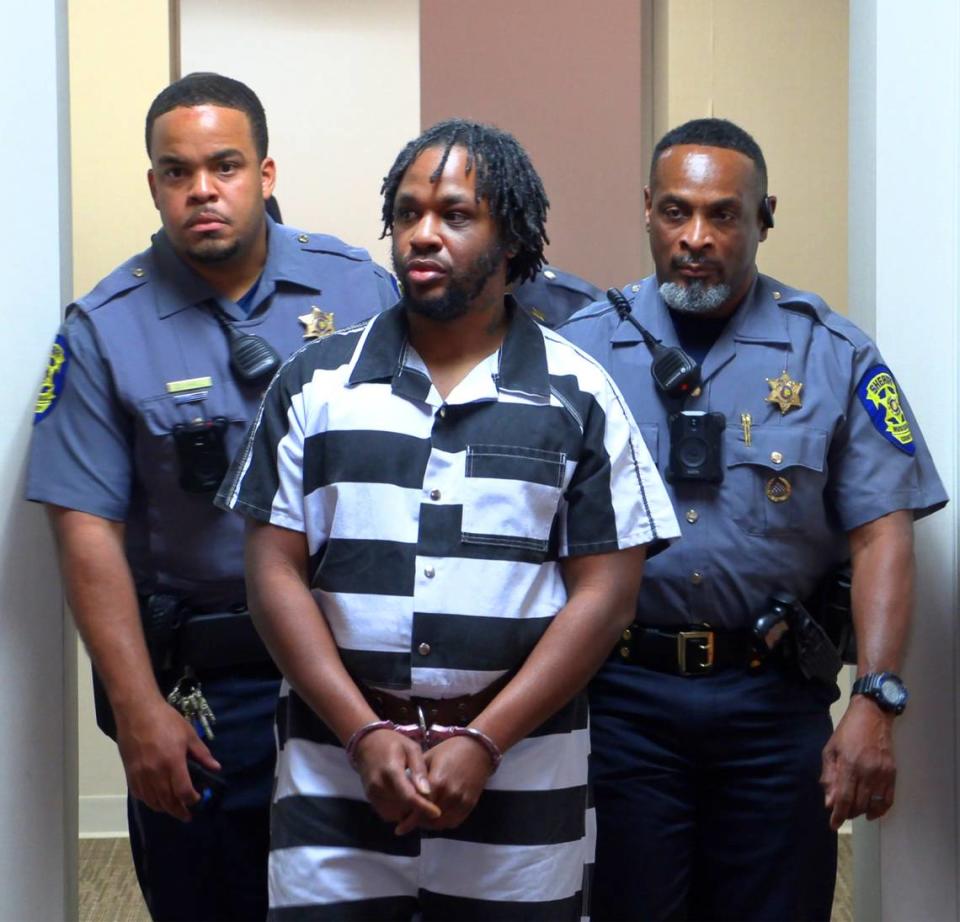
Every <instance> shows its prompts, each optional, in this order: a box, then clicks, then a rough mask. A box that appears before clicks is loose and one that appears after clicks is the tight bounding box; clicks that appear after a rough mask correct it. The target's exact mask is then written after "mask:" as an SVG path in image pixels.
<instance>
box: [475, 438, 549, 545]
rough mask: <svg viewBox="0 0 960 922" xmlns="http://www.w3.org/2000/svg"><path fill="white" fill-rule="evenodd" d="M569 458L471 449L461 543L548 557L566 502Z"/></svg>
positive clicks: (514, 449) (519, 449) (504, 448)
mask: <svg viewBox="0 0 960 922" xmlns="http://www.w3.org/2000/svg"><path fill="white" fill-rule="evenodd" d="M566 462H567V456H566V453H564V452H562V451H548V450H545V449H541V448H527V447H525V446H517V445H468V446H467V455H466V461H465V469H464V489H463V519H462V525H461V540H462V541H463V542H464V543H465V544H486V545H497V546H500V547H512V548H518V549H521V550H526V551H534V552H536V553H537V554H543V555H545V554H546V552H547V549H548V548H549V546H550V532H551V529H552V528H553V522H554V519H555V518H556V516H557V510H558V508H559V506H560V501H561V498H562V496H563V482H564V477H565V474H566Z"/></svg>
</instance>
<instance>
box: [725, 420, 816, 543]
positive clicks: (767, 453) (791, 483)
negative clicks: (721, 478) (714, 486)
mask: <svg viewBox="0 0 960 922" xmlns="http://www.w3.org/2000/svg"><path fill="white" fill-rule="evenodd" d="M750 439H751V444H750V445H749V446H748V445H746V444H745V443H744V441H743V436H742V433H741V430H740V429H737V428H733V427H729V428H727V430H726V438H725V445H724V447H725V449H726V456H727V457H726V464H727V480H726V483H724V484H723V488H722V489H723V492H724V494H725V496H726V497H727V501H728V504H729V511H730V514H731V516H732V517H733V520H734V521H735V522H736V523H737V525H739V526H740V528H742V529H743V530H744V531H745V532H746V533H747V534H749V535H759V536H764V537H766V536H774V535H789V534H792V533H794V532H796V531H798V530H799V529H801V528H804V529H808V528H809V525H810V523H811V521H817V520H819V519H820V518H822V515H823V502H824V500H823V491H824V488H825V486H826V470H825V469H826V457H827V433H826V432H825V431H824V430H822V429H814V428H811V427H808V426H770V427H763V426H755V427H754V428H753V429H752V431H751V433H750Z"/></svg>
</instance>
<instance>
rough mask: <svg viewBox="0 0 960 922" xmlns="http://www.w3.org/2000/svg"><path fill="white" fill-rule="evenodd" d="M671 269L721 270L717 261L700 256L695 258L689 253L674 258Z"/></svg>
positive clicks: (671, 261)
mask: <svg viewBox="0 0 960 922" xmlns="http://www.w3.org/2000/svg"><path fill="white" fill-rule="evenodd" d="M670 268H671V269H719V268H720V264H719V263H717V262H716V261H715V260H712V259H706V258H704V257H700V256H693V255H691V254H689V253H686V254H682V255H680V256H674V257H673V259H671V260H670Z"/></svg>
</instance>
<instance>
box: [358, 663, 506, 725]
mask: <svg viewBox="0 0 960 922" xmlns="http://www.w3.org/2000/svg"><path fill="white" fill-rule="evenodd" d="M512 678H513V673H508V674H507V675H505V676H502V677H501V678H499V679H497V680H496V681H494V682H491V683H490V684H489V685H488V686H487V687H486V688H484V689H483V690H482V691H478V692H477V693H476V694H475V695H460V696H459V697H457V698H400V697H398V696H397V695H390V694H387V692H382V691H379V690H378V689H373V688H367V687H366V686H365V685H363V684H362V683H358V684H359V687H360V691H361V692H363V697H364V698H366V699H367V703H368V704H369V705H370V707H372V708H373V710H374V712H375V713H376V715H377V717H379V718H380V719H381V720H392V721H393V722H394V723H398V724H409V723H417V722H418V721H419V722H423V721H424V720H425V721H426V723H427V725H431V724H438V725H443V726H451V727H465V726H466V725H467V724H468V723H470V722H471V721H472V720H474V719H475V718H476V717H477V715H478V714H479V713H480V712H481V711H482V710H483V709H484V708H485V707H486V706H487V705H488V704H489V703H490V702H491V701H493V699H494V698H496V697H497V695H498V694H500V692H501V690H502V689H503V688H504V687H505V686H506V684H507V683H508V682H509V681H510V679H512Z"/></svg>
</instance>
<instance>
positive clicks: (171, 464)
mask: <svg viewBox="0 0 960 922" xmlns="http://www.w3.org/2000/svg"><path fill="white" fill-rule="evenodd" d="M137 416H138V433H137V439H136V449H135V451H136V457H137V468H138V471H139V475H140V477H141V479H142V480H143V481H144V483H145V484H147V485H148V486H149V485H150V484H160V485H163V484H168V483H170V482H172V483H174V484H176V483H177V482H178V480H179V476H180V459H179V456H178V454H177V446H176V441H175V439H174V430H175V429H176V427H177V426H180V425H183V426H188V425H190V424H191V423H193V422H195V421H196V420H214V419H218V418H220V419H223V420H225V428H224V430H223V432H222V438H223V443H224V448H225V450H226V455H227V460H228V461H229V459H230V458H232V457H233V454H234V453H235V452H236V451H237V449H238V448H239V444H240V441H241V439H242V438H243V434H244V432H245V430H246V425H247V420H246V416H245V414H244V412H243V409H242V407H241V406H240V405H239V404H234V403H231V402H229V401H228V402H227V403H222V402H221V401H213V400H211V399H209V398H206V399H205V398H203V397H199V396H198V397H196V398H193V399H191V395H189V394H184V395H181V394H161V395H159V396H156V397H148V398H145V399H144V400H141V401H140V403H139V404H137Z"/></svg>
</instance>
